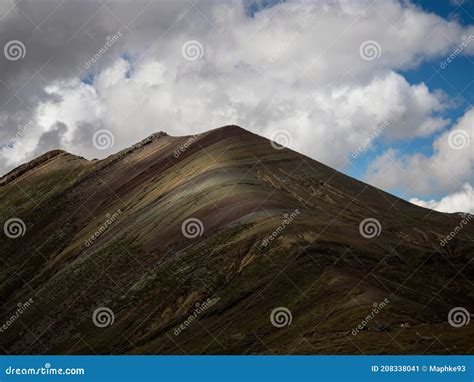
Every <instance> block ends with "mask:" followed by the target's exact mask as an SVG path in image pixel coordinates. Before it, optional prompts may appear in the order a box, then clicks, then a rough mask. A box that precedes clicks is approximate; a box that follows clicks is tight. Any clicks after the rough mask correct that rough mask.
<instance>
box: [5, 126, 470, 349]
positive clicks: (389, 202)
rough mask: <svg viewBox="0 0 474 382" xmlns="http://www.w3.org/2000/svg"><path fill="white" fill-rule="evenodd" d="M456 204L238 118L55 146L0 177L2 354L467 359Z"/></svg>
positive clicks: (464, 274)
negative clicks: (299, 148) (113, 147)
mask: <svg viewBox="0 0 474 382" xmlns="http://www.w3.org/2000/svg"><path fill="white" fill-rule="evenodd" d="M466 216H467V215H460V214H444V213H439V212H435V211H431V210H428V209H424V208H421V207H417V206H415V205H412V204H410V203H408V202H406V201H404V200H402V199H399V198H397V197H395V196H392V195H390V194H388V193H385V192H383V191H381V190H379V189H377V188H374V187H372V186H369V185H367V184H365V183H362V182H360V181H357V180H355V179H352V178H350V177H348V176H346V175H344V174H342V173H340V172H338V171H336V170H333V169H331V168H329V167H327V166H325V165H323V164H321V163H319V162H317V161H315V160H312V159H310V158H308V157H306V156H303V155H301V154H299V153H297V152H294V151H292V150H289V149H286V148H282V147H279V146H277V145H276V144H274V143H273V144H272V143H271V142H270V141H269V140H267V139H265V138H262V137H260V136H258V135H255V134H252V133H250V132H248V131H246V130H244V129H242V128H240V127H237V126H225V127H222V128H219V129H215V130H212V131H209V132H206V133H203V134H199V135H196V136H185V137H171V136H168V135H167V134H165V133H157V134H154V135H153V136H151V137H149V138H147V139H145V140H144V141H142V142H140V143H138V144H136V145H134V146H132V147H130V148H129V149H126V150H123V151H121V152H119V153H117V154H115V155H113V156H111V157H108V158H106V159H104V160H91V161H89V160H86V159H84V158H81V157H78V156H75V155H73V154H69V153H66V152H64V151H59V150H57V151H51V152H49V153H46V154H44V155H42V156H41V157H39V158H37V159H36V160H34V161H32V162H30V163H27V164H25V165H23V166H20V167H18V168H17V169H15V170H13V171H12V172H10V173H9V174H7V175H5V176H4V177H2V178H1V179H0V222H1V224H2V225H4V224H5V226H6V225H7V224H6V222H7V221H8V220H9V219H13V218H15V219H19V221H21V222H22V223H23V224H24V226H21V223H20V226H19V229H20V233H19V234H18V233H17V231H14V232H10V234H9V235H6V228H4V230H2V232H1V234H0V235H1V236H0V257H1V271H0V300H1V306H0V319H1V323H0V324H3V327H2V332H1V333H0V338H1V340H0V350H1V351H2V353H9V354H130V353H131V354H473V353H474V348H473V342H472V338H473V337H474V325H473V323H472V322H471V323H470V324H466V325H463V326H460V327H456V325H455V326H453V325H452V324H451V323H450V322H449V320H448V315H449V312H450V311H451V310H452V309H453V308H456V307H464V308H465V309H467V310H468V311H469V312H473V311H474V288H473V285H472V282H473V280H474V264H473V261H472V260H473V255H474V241H473V239H474V219H473V220H471V221H470V222H469V223H468V224H464V225H463V226H462V229H460V230H459V231H458V232H457V233H456V235H454V237H452V238H451V239H450V240H447V241H446V242H442V240H443V239H445V238H446V237H447V235H449V234H450V232H451V231H453V229H455V227H457V226H459V224H460V222H461V220H462V219H463V218H464V219H466V220H468V219H469V216H467V217H466ZM189 219H191V220H189ZM367 219H369V220H367ZM366 223H367V224H368V225H367V226H365V224H366ZM17 228H18V227H17ZM30 301H31V302H30ZM26 302H28V303H26ZM25 303H26V304H25ZM19 304H22V305H21V306H20V305H19ZM374 309H375V311H374ZM19 310H20V313H18V311H19ZM12 316H14V317H15V319H14V320H13V321H12V320H11V317H12ZM191 317H192V318H191ZM471 321H472V320H471ZM358 328H359V329H358Z"/></svg>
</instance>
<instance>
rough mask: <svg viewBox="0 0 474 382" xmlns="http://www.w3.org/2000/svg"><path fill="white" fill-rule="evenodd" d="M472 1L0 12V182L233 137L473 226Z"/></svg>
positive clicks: (2, 4) (2, 5)
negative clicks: (275, 145) (260, 140)
mask: <svg viewBox="0 0 474 382" xmlns="http://www.w3.org/2000/svg"><path fill="white" fill-rule="evenodd" d="M473 17H474V0H438V1H425V0H417V1H408V0H402V1H395V0H377V1H370V0H367V1H364V0H354V1H348V0H344V1H335V0H320V1H315V0H314V1H313V0H311V1H309V0H288V1H278V0H258V1H257V0H238V1H237V0H235V1H230V0H229V1H225V2H223V1H218V0H206V1H195V0H186V1H184V0H183V1H171V0H161V1H155V0H135V1H131V0H130V1H128V0H121V1H105V0H101V1H89V0H83V1H80V2H79V1H63V0H41V1H33V0H30V1H26V0H25V1H15V2H14V1H10V0H0V48H2V49H1V51H0V54H1V53H3V54H2V55H1V56H0V175H1V174H5V173H6V172H8V171H10V170H11V169H13V168H15V167H17V166H18V165H20V164H22V163H24V162H26V161H29V160H31V159H33V158H35V157H37V156H38V155H41V154H43V153H44V152H46V151H49V150H52V149H56V148H60V149H63V150H66V151H68V152H71V153H74V154H77V155H81V156H84V157H86V158H88V159H94V158H104V157H106V156H108V155H111V154H113V153H115V152H117V151H119V150H120V149H122V148H125V147H128V146H130V145H132V144H134V143H136V142H138V141H140V140H142V139H144V138H146V137H147V136H149V135H151V134H152V133H154V132H158V131H165V132H167V133H168V134H170V135H175V136H179V135H191V134H196V133H200V132H204V131H207V130H210V129H213V128H217V127H219V126H223V125H229V124H237V125H239V126H241V127H243V128H245V129H247V130H250V131H252V132H255V133H257V134H260V135H263V136H265V137H267V138H270V139H273V140H275V141H277V142H279V143H281V144H283V145H285V146H288V147H290V148H292V149H294V150H297V151H299V152H301V153H304V154H306V155H308V156H310V157H311V158H314V159H316V160H318V161H320V162H322V163H325V164H326V165H329V166H331V167H334V168H336V169H338V170H339V171H342V172H344V173H346V174H348V175H350V176H352V177H355V178H357V179H360V180H362V181H364V182H366V183H369V184H372V185H374V186H376V187H379V188H381V189H384V190H386V191H388V192H391V193H393V194H395V195H397V196H399V197H402V198H404V199H406V200H409V201H411V202H413V203H416V204H418V205H421V206H424V207H427V208H432V209H436V210H439V211H443V212H471V213H474V190H473V186H474V107H473V105H474V70H473V69H474V66H473V62H474V23H473V21H474V20H473Z"/></svg>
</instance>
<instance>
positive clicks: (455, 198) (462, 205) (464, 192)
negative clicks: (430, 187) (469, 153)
mask: <svg viewBox="0 0 474 382" xmlns="http://www.w3.org/2000/svg"><path fill="white" fill-rule="evenodd" d="M410 202H411V203H413V204H416V205H418V206H421V207H425V208H430V209H432V210H436V211H439V212H469V213H471V214H474V189H473V188H472V186H471V185H470V184H468V183H466V184H464V185H463V187H462V189H461V190H460V191H457V192H455V193H453V194H450V195H447V196H445V197H444V198H442V199H441V200H428V201H423V200H420V199H417V198H412V199H410Z"/></svg>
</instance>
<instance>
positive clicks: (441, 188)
mask: <svg viewBox="0 0 474 382" xmlns="http://www.w3.org/2000/svg"><path fill="white" fill-rule="evenodd" d="M473 146H474V108H471V109H469V110H468V111H466V113H465V114H464V115H463V116H462V118H460V119H459V121H457V123H456V124H455V125H454V126H452V127H451V129H449V130H447V131H445V132H444V133H442V134H441V135H440V136H439V137H438V138H437V139H435V140H434V142H433V149H432V151H433V153H432V155H429V156H428V155H423V154H419V153H417V154H413V155H404V154H403V153H402V152H398V151H396V150H393V149H390V150H387V152H385V153H384V154H383V155H381V156H380V157H378V158H376V159H375V160H374V161H373V162H372V163H370V165H369V167H368V169H367V174H366V180H367V181H368V182H369V183H371V184H374V185H376V186H378V187H382V188H385V189H396V188H402V189H405V190H407V191H406V194H410V193H411V194H416V193H418V194H427V195H433V194H434V193H451V192H455V191H457V190H458V189H459V187H460V186H461V185H462V184H463V183H465V182H472V180H473V179H474V150H473Z"/></svg>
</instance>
